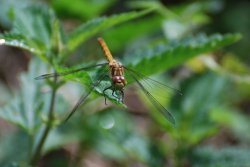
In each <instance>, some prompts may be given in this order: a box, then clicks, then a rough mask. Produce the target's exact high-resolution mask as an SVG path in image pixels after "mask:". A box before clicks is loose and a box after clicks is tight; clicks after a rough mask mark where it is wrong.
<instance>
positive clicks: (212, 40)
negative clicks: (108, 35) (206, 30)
mask: <svg viewBox="0 0 250 167" xmlns="http://www.w3.org/2000/svg"><path fill="white" fill-rule="evenodd" d="M240 37H241V36H240V35H239V34H227V35H219V34H218V35H212V36H209V37H208V36H205V35H199V36H196V37H192V38H187V39H183V40H180V41H172V42H170V43H165V42H161V43H160V44H157V45H154V46H152V47H147V48H142V49H139V50H136V51H135V52H134V53H129V54H126V55H124V58H125V60H126V61H125V62H126V64H128V65H127V66H128V67H130V68H132V69H134V70H136V71H139V72H141V73H143V74H145V75H152V74H155V73H158V72H162V71H164V70H166V69H170V68H171V67H174V66H176V65H179V64H181V63H184V62H185V61H187V60H188V59H190V58H192V57H194V56H198V55H200V54H202V53H205V52H209V51H213V50H215V49H219V48H221V47H224V46H228V45H230V44H232V43H234V42H236V41H238V40H239V39H240Z"/></svg>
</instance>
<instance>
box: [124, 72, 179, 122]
mask: <svg viewBox="0 0 250 167" xmlns="http://www.w3.org/2000/svg"><path fill="white" fill-rule="evenodd" d="M124 68H125V69H126V70H127V72H128V73H129V75H130V76H131V77H132V79H133V80H135V82H136V83H137V85H138V86H139V87H140V88H141V90H142V91H143V93H144V94H145V95H146V97H147V98H148V99H149V101H150V102H151V103H152V104H153V105H154V106H155V107H156V109H157V110H158V111H159V112H160V113H161V114H163V116H164V117H165V118H166V119H167V120H169V121H170V122H171V123H172V124H175V119H174V117H173V116H172V114H171V113H170V112H169V111H168V110H167V109H166V108H165V107H163V105H162V104H161V103H160V102H159V101H157V100H156V98H155V97H154V96H153V95H152V94H151V93H150V92H149V91H148V90H147V89H146V87H145V86H144V85H143V84H142V83H141V82H140V81H139V79H142V80H143V82H144V83H145V84H149V83H148V81H150V82H151V83H155V84H157V85H162V86H164V87H167V88H168V89H169V88H170V89H172V90H173V91H174V92H176V93H178V94H181V92H180V91H179V90H178V89H175V88H172V87H170V86H168V85H165V84H163V83H161V82H159V81H156V80H154V79H151V78H149V77H146V76H144V75H143V74H140V73H138V72H136V71H134V70H132V69H129V68H127V67H124ZM138 78H139V79H138ZM143 78H144V79H143ZM149 85H150V84H149Z"/></svg>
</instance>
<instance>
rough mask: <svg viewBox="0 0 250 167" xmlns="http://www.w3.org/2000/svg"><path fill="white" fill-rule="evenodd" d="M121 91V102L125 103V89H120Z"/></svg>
mask: <svg viewBox="0 0 250 167" xmlns="http://www.w3.org/2000/svg"><path fill="white" fill-rule="evenodd" d="M120 91H121V95H122V98H121V102H122V103H124V91H123V90H120Z"/></svg>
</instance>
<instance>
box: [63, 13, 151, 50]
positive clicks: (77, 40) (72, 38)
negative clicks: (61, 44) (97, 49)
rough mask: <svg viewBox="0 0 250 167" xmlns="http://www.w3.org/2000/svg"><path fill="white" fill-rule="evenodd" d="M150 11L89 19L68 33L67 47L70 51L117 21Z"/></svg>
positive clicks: (120, 21) (136, 16) (133, 17)
mask: <svg viewBox="0 0 250 167" xmlns="http://www.w3.org/2000/svg"><path fill="white" fill-rule="evenodd" d="M151 11H152V10H143V11H140V12H134V11H133V12H128V13H122V14H116V15H112V16H109V17H106V16H104V17H99V18H95V19H93V20H90V21H88V22H87V23H85V24H82V25H81V26H79V27H78V28H76V29H75V30H74V31H73V32H71V33H70V34H69V39H68V48H69V50H71V51H72V50H74V49H75V48H77V47H78V46H79V45H80V44H81V43H82V42H84V41H86V40H87V39H89V38H90V37H92V36H93V35H95V34H97V33H98V32H101V31H103V30H105V29H107V28H109V27H112V26H114V25H117V24H119V23H123V22H126V21H128V20H131V19H135V18H138V17H140V16H143V15H145V14H147V13H149V12H151Z"/></svg>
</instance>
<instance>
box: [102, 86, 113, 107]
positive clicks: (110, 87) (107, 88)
mask: <svg viewBox="0 0 250 167" xmlns="http://www.w3.org/2000/svg"><path fill="white" fill-rule="evenodd" d="M109 89H112V86H109V87H106V88H105V89H104V90H103V91H102V93H103V95H104V99H105V105H107V95H106V93H105V92H106V91H107V90H109ZM112 94H113V93H112Z"/></svg>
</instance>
